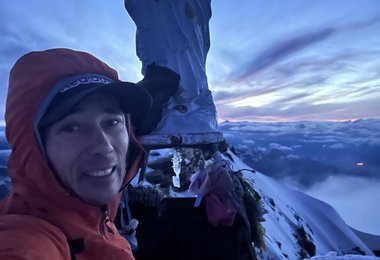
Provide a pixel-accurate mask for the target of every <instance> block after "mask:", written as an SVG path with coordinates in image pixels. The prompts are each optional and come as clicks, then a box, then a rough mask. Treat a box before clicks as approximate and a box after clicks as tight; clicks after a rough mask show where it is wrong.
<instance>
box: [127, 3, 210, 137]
mask: <svg viewBox="0 0 380 260" xmlns="http://www.w3.org/2000/svg"><path fill="white" fill-rule="evenodd" d="M125 8H126V9H127V11H128V13H129V14H130V16H131V17H132V19H133V21H134V22H135V24H136V26H137V32H136V45H137V55H138V57H139V58H140V60H141V61H142V73H143V74H144V75H145V73H146V70H147V68H148V66H149V65H150V64H152V63H155V64H156V65H158V66H163V67H168V68H170V69H172V70H174V71H175V72H177V73H178V74H180V76H181V80H180V85H179V89H178V91H177V93H176V94H175V95H174V96H172V97H171V98H170V99H169V102H168V104H167V107H165V108H164V110H163V111H162V118H161V121H160V122H159V123H158V125H157V127H156V128H155V129H154V130H153V131H152V132H151V133H150V135H160V134H164V135H170V134H188V133H212V132H215V130H216V127H217V119H216V109H215V104H214V102H213V99H212V95H211V92H210V90H209V88H208V83H207V76H206V71H205V64H206V56H207V52H208V50H209V48H210V37H209V25H208V23H209V20H210V17H211V1H210V0H186V1H185V0H159V1H157V0H125ZM160 88H165V86H160Z"/></svg>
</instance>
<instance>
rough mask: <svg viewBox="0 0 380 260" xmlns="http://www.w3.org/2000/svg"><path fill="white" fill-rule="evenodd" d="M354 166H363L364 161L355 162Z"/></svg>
mask: <svg viewBox="0 0 380 260" xmlns="http://www.w3.org/2000/svg"><path fill="white" fill-rule="evenodd" d="M356 166H358V167H363V166H364V162H357V163H356Z"/></svg>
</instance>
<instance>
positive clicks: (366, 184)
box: [303, 176, 380, 235]
mask: <svg viewBox="0 0 380 260" xmlns="http://www.w3.org/2000/svg"><path fill="white" fill-rule="evenodd" d="M303 192H305V193H307V194H308V195H310V196H313V197H315V198H318V199H320V200H323V201H325V202H327V203H329V204H330V205H332V206H333V207H334V208H335V209H337V211H338V212H340V215H341V216H342V217H343V219H344V220H345V221H346V223H347V224H348V225H350V226H352V227H354V228H356V229H358V230H360V231H364V232H368V233H370V234H377V235H380V225H379V224H380V222H379V220H380V209H379V207H378V204H379V201H380V180H379V179H368V178H360V177H343V176H330V177H329V178H327V179H326V180H325V181H324V182H320V183H316V184H315V185H313V186H311V187H310V188H308V189H306V190H303Z"/></svg>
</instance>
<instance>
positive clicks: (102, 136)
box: [89, 129, 114, 155]
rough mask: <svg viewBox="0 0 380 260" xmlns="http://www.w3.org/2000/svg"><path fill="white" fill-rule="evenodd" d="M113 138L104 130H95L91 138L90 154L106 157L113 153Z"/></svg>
mask: <svg viewBox="0 0 380 260" xmlns="http://www.w3.org/2000/svg"><path fill="white" fill-rule="evenodd" d="M113 150H114V148H113V146H112V143H111V138H110V137H109V136H108V135H107V133H105V132H104V131H103V130H102V129H94V131H92V136H91V138H90V144H89V152H90V153H92V154H99V155H106V154H109V153H111V152H113Z"/></svg>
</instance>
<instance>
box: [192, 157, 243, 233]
mask: <svg viewBox="0 0 380 260" xmlns="http://www.w3.org/2000/svg"><path fill="white" fill-rule="evenodd" d="M229 171H230V168H229V166H228V163H227V161H225V160H220V161H216V162H214V163H213V164H211V165H208V166H207V167H205V168H204V169H203V170H201V171H200V172H198V173H195V174H193V175H192V176H191V178H190V181H191V184H190V190H191V191H193V192H194V193H195V194H197V199H196V201H195V204H194V206H195V207H198V206H199V205H200V203H201V201H202V198H203V197H204V198H205V204H206V213H207V219H208V222H209V223H210V224H211V225H213V226H214V227H216V226H218V225H219V224H221V225H224V226H231V225H232V224H233V222H234V219H235V215H236V210H235V208H234V206H233V201H232V193H233V191H234V183H233V180H232V179H231V176H230V174H229Z"/></svg>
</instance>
